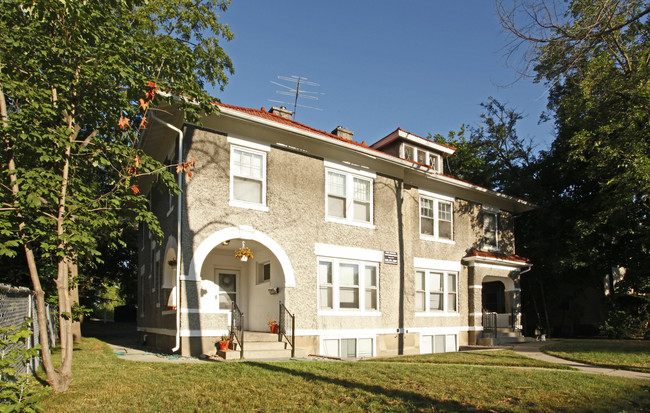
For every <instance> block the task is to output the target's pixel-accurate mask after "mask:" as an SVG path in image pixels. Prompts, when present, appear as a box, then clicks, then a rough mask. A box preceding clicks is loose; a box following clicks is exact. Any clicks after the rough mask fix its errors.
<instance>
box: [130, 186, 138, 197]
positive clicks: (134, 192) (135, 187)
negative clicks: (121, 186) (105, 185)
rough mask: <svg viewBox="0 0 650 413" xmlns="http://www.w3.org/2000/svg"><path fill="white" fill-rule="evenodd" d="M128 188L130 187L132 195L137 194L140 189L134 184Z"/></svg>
mask: <svg viewBox="0 0 650 413" xmlns="http://www.w3.org/2000/svg"><path fill="white" fill-rule="evenodd" d="M130 189H131V191H133V194H134V195H137V194H139V193H140V189H139V188H138V187H137V186H136V185H133V186H132V187H131V188H130Z"/></svg>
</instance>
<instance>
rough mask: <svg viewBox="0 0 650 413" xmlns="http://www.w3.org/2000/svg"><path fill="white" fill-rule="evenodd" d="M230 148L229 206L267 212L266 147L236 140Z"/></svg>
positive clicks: (230, 140) (231, 139)
mask: <svg viewBox="0 0 650 413" xmlns="http://www.w3.org/2000/svg"><path fill="white" fill-rule="evenodd" d="M228 141H229V142H231V143H232V142H233V141H235V142H237V143H243V144H247V146H250V147H244V146H238V145H231V147H230V205H232V206H238V207H244V208H251V209H257V210H262V211H268V207H267V206H266V152H267V151H268V147H265V146H264V145H260V144H254V143H252V142H247V141H243V140H241V139H236V138H228Z"/></svg>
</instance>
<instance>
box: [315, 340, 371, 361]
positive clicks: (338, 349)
mask: <svg viewBox="0 0 650 413" xmlns="http://www.w3.org/2000/svg"><path fill="white" fill-rule="evenodd" d="M372 340H373V339H372V338H325V339H323V344H322V351H321V352H322V353H323V355H325V356H330V357H342V358H360V357H372V356H373V342H372Z"/></svg>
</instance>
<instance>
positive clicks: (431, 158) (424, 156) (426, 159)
mask: <svg viewBox="0 0 650 413" xmlns="http://www.w3.org/2000/svg"><path fill="white" fill-rule="evenodd" d="M404 159H408V160H410V161H414V162H418V163H421V164H423V165H428V166H430V167H431V169H432V170H434V171H435V172H441V170H440V165H441V162H440V155H438V154H436V153H433V152H429V151H426V150H424V149H420V148H416V147H415V146H411V145H407V144H404Z"/></svg>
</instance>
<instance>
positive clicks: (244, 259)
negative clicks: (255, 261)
mask: <svg viewBox="0 0 650 413" xmlns="http://www.w3.org/2000/svg"><path fill="white" fill-rule="evenodd" d="M240 260H241V262H246V261H248V257H247V256H245V255H244V256H243V257H241V258H240Z"/></svg>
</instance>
